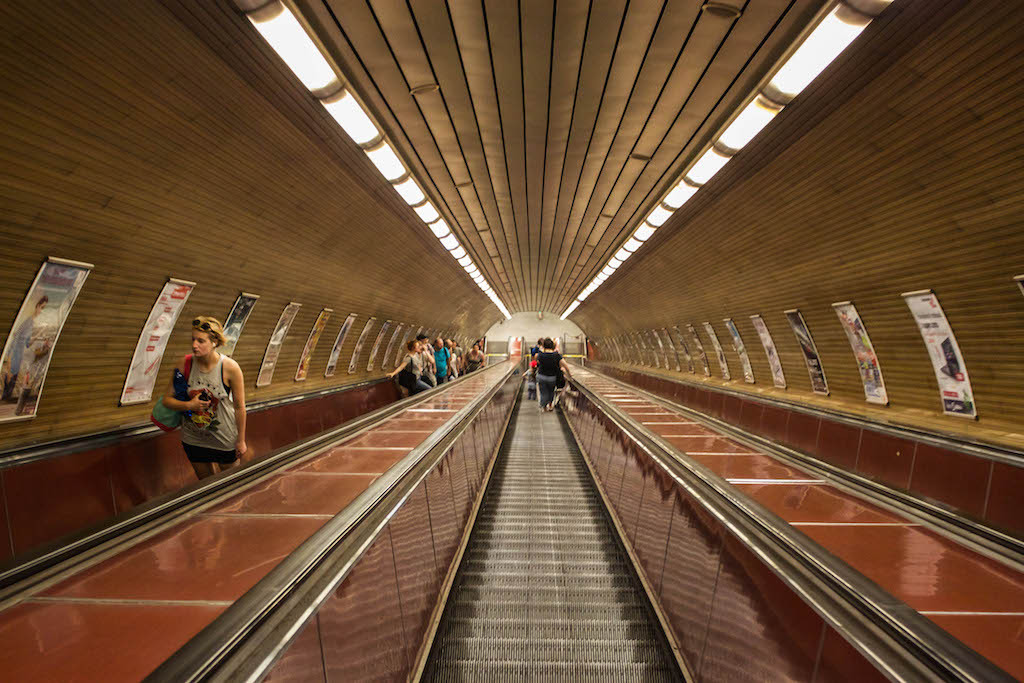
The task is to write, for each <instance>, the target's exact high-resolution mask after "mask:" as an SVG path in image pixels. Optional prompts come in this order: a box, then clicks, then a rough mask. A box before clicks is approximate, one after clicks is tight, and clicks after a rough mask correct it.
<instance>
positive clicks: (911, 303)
mask: <svg viewBox="0 0 1024 683" xmlns="http://www.w3.org/2000/svg"><path fill="white" fill-rule="evenodd" d="M903 300H904V301H906V302H907V306H908V307H909V308H910V313H911V314H912V315H913V316H914V320H915V321H916V322H917V329H918V330H920V331H921V339H923V340H924V345H925V346H926V347H927V348H928V355H929V356H931V359H932V368H933V369H934V370H935V381H936V382H938V384H939V395H940V396H941V397H942V410H943V412H945V413H946V414H947V415H959V416H961V417H971V418H975V417H977V416H978V408H977V406H976V405H975V403H974V392H973V391H972V390H971V378H970V377H969V376H968V375H967V364H966V363H965V362H964V357H963V354H961V353H960V346H959V345H958V344H957V343H956V337H954V336H953V330H952V329H951V328H950V327H949V321H948V320H946V314H945V313H944V312H943V311H942V306H940V305H939V299H938V297H937V296H935V294H934V292H932V291H931V290H924V291H920V292H907V293H906V294H904V295H903Z"/></svg>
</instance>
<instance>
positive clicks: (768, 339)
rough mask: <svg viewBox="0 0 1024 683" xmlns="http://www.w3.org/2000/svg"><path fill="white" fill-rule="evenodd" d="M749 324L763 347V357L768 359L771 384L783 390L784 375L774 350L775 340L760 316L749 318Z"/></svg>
mask: <svg viewBox="0 0 1024 683" xmlns="http://www.w3.org/2000/svg"><path fill="white" fill-rule="evenodd" d="M750 322H751V323H752V324H753V325H754V330H756V331H757V336H758V338H759V339H760V340H761V346H763V347H764V355H766V356H767V357H768V367H770V368H771V370H772V384H774V385H775V386H777V387H778V388H779V389H785V388H786V374H785V373H784V372H782V361H781V360H779V352H778V351H776V350H775V340H774V339H772V333H771V332H769V331H768V326H767V325H766V324H765V322H764V320H763V319H762V318H761V316H759V315H752V316H750Z"/></svg>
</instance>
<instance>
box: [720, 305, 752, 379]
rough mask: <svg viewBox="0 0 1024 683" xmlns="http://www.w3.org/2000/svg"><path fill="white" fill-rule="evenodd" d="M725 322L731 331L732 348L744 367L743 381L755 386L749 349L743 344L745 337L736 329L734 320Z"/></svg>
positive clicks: (730, 319)
mask: <svg viewBox="0 0 1024 683" xmlns="http://www.w3.org/2000/svg"><path fill="white" fill-rule="evenodd" d="M723 322H724V323H725V328H726V329H727V330H729V336H730V337H732V348H733V350H734V351H735V352H736V355H738V356H739V357H740V365H742V366H743V381H744V382H746V383H747V384H753V383H754V369H753V368H752V367H750V356H748V355H747V347H746V346H745V345H744V344H743V337H741V336H740V331H739V330H738V329H736V323H734V322H733V321H732V318H726V319H725V320H723Z"/></svg>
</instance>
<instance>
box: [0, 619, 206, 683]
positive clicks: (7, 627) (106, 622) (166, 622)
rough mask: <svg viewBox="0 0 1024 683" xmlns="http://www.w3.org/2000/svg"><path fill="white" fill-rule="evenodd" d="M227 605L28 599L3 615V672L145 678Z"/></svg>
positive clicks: (51, 677)
mask: <svg viewBox="0 0 1024 683" xmlns="http://www.w3.org/2000/svg"><path fill="white" fill-rule="evenodd" d="M223 610H224V607H223V606H219V605H105V604H88V603H38V602H35V603H34V602H28V603H22V604H20V605H17V606H15V607H12V608H10V609H8V610H6V611H4V612H3V613H0V640H2V641H3V647H2V648H0V677H2V678H3V680H5V681H12V682H13V681H61V682H62V683H71V682H73V681H81V682H83V683H87V682H88V683H91V682H92V681H100V680H102V681H133V682H134V681H139V680H141V679H142V678H144V677H145V676H146V675H147V674H149V673H150V672H151V671H152V670H153V669H155V668H156V667H157V666H159V665H160V664H161V663H162V662H163V661H164V660H165V659H167V658H168V657H169V656H171V655H172V654H173V653H174V652H175V651H176V650H177V649H178V648H180V647H181V646H182V645H184V644H185V642H186V641H187V640H188V639H189V638H191V637H192V636H194V635H195V634H196V633H198V632H199V631H200V630H201V629H202V628H203V627H204V626H206V625H207V624H208V623H210V622H211V621H212V620H213V619H214V618H216V617H217V615H219V614H220V613H221V612H222V611H223ZM140 634H146V636H147V637H142V638H140V637H139V635H140ZM157 635H159V637H157ZM127 643H131V646H130V647H126V644H127Z"/></svg>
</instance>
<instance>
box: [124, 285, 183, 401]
mask: <svg viewBox="0 0 1024 683" xmlns="http://www.w3.org/2000/svg"><path fill="white" fill-rule="evenodd" d="M195 286H196V283H194V282H187V281H185V280H175V279H174V278H170V279H168V280H167V282H166V283H164V287H163V289H161V290H160V295H159V296H158V297H157V298H156V303H154V304H153V309H152V310H151V311H150V312H149V318H147V319H146V325H145V326H144V327H143V328H142V334H140V335H139V341H138V343H137V344H136V345H135V353H134V354H132V362H131V365H129V366H128V376H127V377H125V380H124V388H123V389H122V390H121V401H120V405H123V406H130V405H135V404H137V403H148V402H149V400H150V399H151V398H152V397H153V387H154V386H156V378H157V375H158V374H159V373H160V361H161V360H163V357H164V350H165V349H166V348H167V342H168V341H169V340H170V338H171V331H172V330H174V324H175V323H176V322H177V321H178V316H179V315H180V314H181V309H182V308H184V307H185V302H186V301H188V297H189V295H190V294H191V293H192V289H193V288H194V287H195Z"/></svg>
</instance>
